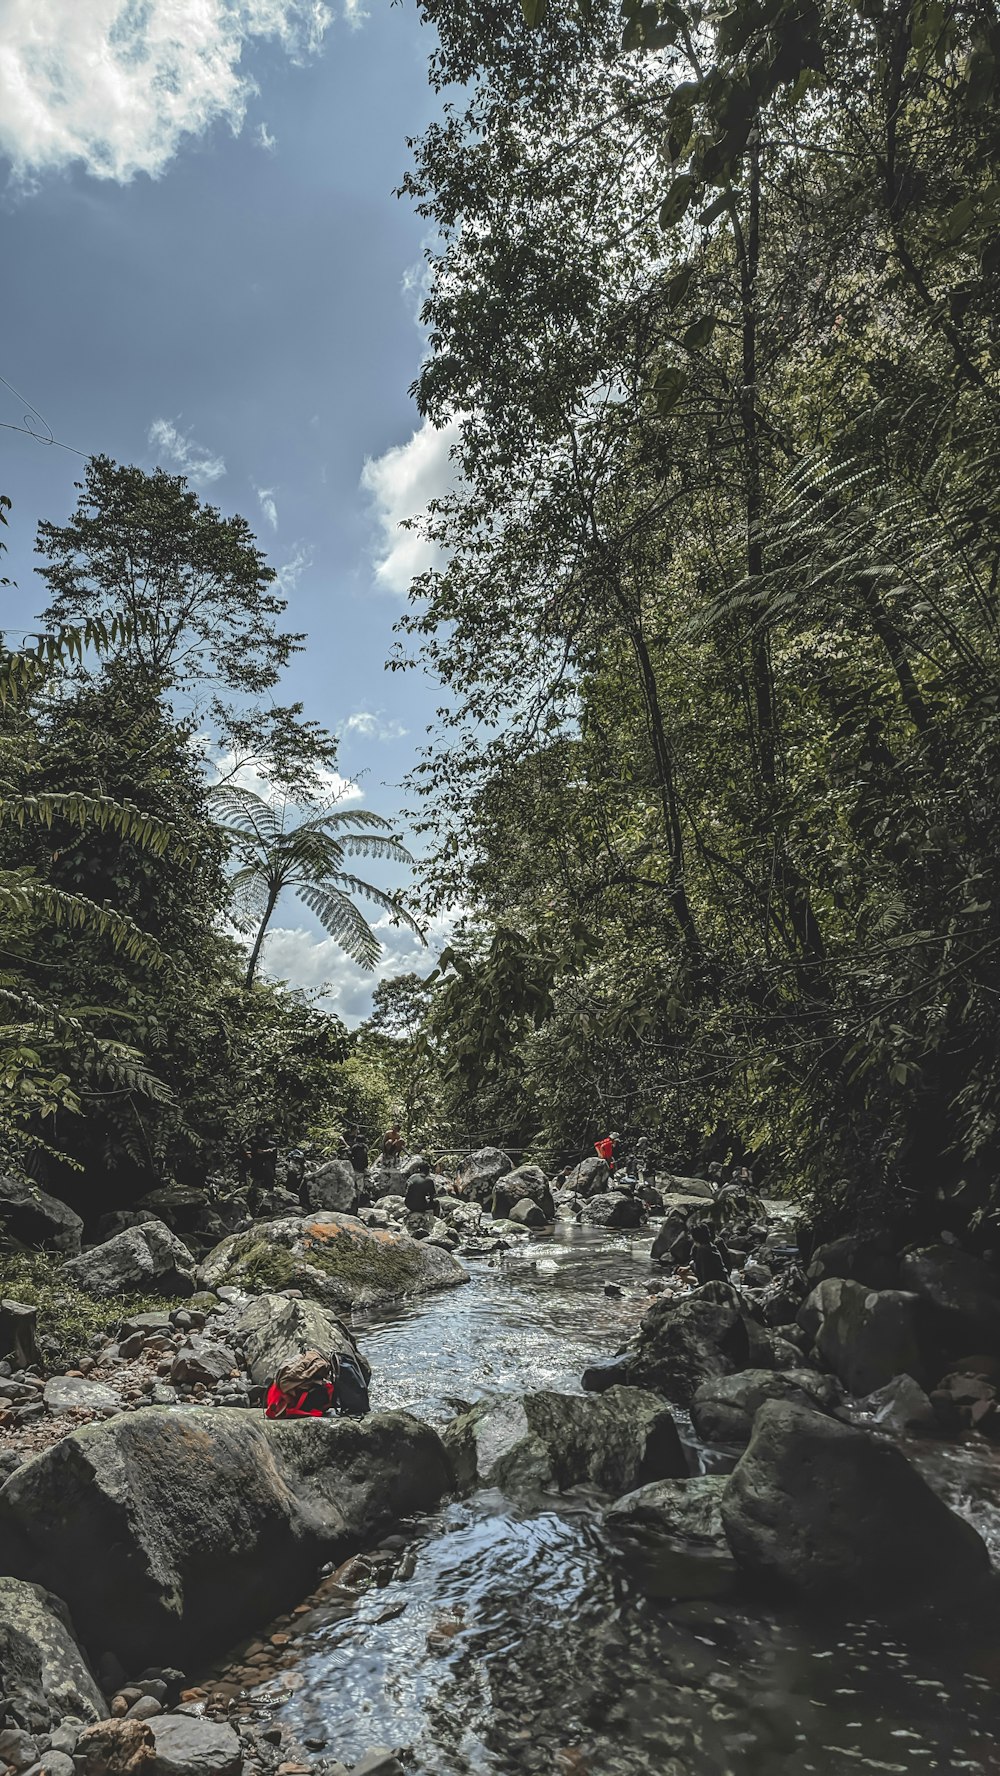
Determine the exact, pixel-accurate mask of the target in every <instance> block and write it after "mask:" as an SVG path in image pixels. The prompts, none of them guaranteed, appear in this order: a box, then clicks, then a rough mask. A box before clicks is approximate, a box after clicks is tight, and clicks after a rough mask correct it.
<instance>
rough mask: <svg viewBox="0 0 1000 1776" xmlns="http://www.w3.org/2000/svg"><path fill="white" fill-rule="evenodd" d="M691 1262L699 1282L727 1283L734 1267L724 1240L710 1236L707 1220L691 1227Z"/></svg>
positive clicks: (731, 1256) (710, 1230)
mask: <svg viewBox="0 0 1000 1776" xmlns="http://www.w3.org/2000/svg"><path fill="white" fill-rule="evenodd" d="M691 1244H692V1250H691V1264H692V1266H693V1269H694V1274H695V1276H696V1277H697V1279H698V1281H699V1283H728V1281H729V1273H730V1271H731V1270H732V1269H733V1268H734V1259H733V1255H732V1253H731V1252H730V1250H729V1248H728V1246H727V1245H726V1244H725V1241H724V1240H721V1239H715V1240H713V1238H712V1229H711V1228H710V1227H709V1225H708V1223H707V1221H698V1222H696V1223H695V1225H694V1227H692V1229H691Z"/></svg>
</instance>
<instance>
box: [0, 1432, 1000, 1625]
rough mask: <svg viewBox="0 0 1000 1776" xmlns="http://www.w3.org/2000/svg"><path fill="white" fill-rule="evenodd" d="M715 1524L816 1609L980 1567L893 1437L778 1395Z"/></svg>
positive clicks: (932, 1595) (959, 1525) (935, 1592)
mask: <svg viewBox="0 0 1000 1776" xmlns="http://www.w3.org/2000/svg"><path fill="white" fill-rule="evenodd" d="M8 1484H9V1482H8ZM722 1520H723V1523H724V1524H725V1529H726V1535H727V1537H728V1538H729V1544H730V1546H731V1548H732V1550H733V1552H734V1554H735V1555H736V1558H737V1560H738V1561H739V1563H740V1565H741V1566H742V1567H743V1568H744V1569H745V1570H746V1571H747V1572H748V1573H750V1574H752V1575H753V1576H754V1577H755V1578H756V1579H757V1580H759V1581H760V1582H763V1583H766V1584H770V1585H774V1586H780V1587H781V1588H782V1589H785V1590H788V1591H791V1592H794V1593H797V1594H798V1595H799V1596H800V1597H802V1598H803V1599H805V1600H807V1601H810V1602H814V1603H816V1604H828V1603H836V1604H840V1605H842V1606H844V1607H846V1608H853V1607H857V1606H859V1605H860V1606H861V1607H863V1608H865V1609H869V1608H877V1609H878V1610H880V1611H881V1612H883V1613H894V1612H896V1611H897V1610H902V1609H906V1608H907V1607H908V1606H910V1605H911V1604H913V1603H915V1602H918V1601H921V1600H924V1599H926V1600H932V1599H935V1600H941V1601H945V1600H950V1601H953V1602H954V1601H956V1600H958V1599H968V1598H969V1597H970V1596H973V1595H975V1593H976V1592H978V1591H979V1589H980V1588H981V1587H982V1586H984V1584H985V1583H986V1581H987V1579H988V1576H989V1572H990V1559H989V1554H988V1553H987V1550H986V1544H985V1543H984V1542H983V1540H982V1538H981V1536H979V1535H977V1533H976V1531H975V1530H974V1529H973V1528H972V1526H971V1524H969V1523H967V1522H966V1521H965V1520H964V1518H961V1517H957V1516H956V1515H955V1514H954V1512H952V1511H950V1510H949V1509H948V1507H947V1505H945V1504H944V1503H943V1502H942V1500H941V1499H939V1498H938V1497H937V1495H936V1494H935V1493H933V1492H932V1491H931V1489H930V1487H929V1486H928V1485H927V1483H926V1481H924V1480H923V1479H922V1478H921V1477H920V1475H919V1474H918V1473H917V1471H916V1469H915V1468H912V1467H911V1466H910V1464H909V1462H908V1461H907V1460H906V1457H905V1456H904V1455H903V1454H902V1452H901V1451H900V1450H899V1449H898V1448H897V1447H896V1446H895V1445H894V1444H892V1443H885V1442H883V1441H881V1440H880V1439H877V1438H873V1437H870V1436H869V1435H868V1434H867V1433H866V1432H864V1431H860V1430H856V1429H854V1428H853V1427H852V1426H849V1425H844V1424H841V1423H839V1421H838V1420H836V1419H832V1418H826V1417H824V1416H823V1415H822V1414H821V1413H818V1412H814V1411H811V1410H810V1409H809V1408H807V1407H803V1406H794V1405H791V1404H789V1403H787V1402H784V1401H777V1400H771V1401H768V1402H767V1403H766V1404H765V1405H763V1406H762V1407H761V1409H760V1411H759V1412H758V1414H757V1418H756V1421H755V1424H754V1431H753V1437H752V1438H751V1441H750V1446H749V1448H748V1449H747V1450H746V1452H745V1454H744V1455H743V1456H742V1457H741V1459H740V1461H739V1462H738V1463H737V1466H736V1468H735V1469H734V1471H733V1473H732V1474H731V1476H730V1478H729V1482H728V1484H727V1486H726V1490H725V1493H724V1495H723V1499H722Z"/></svg>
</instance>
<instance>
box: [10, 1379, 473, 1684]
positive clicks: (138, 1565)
mask: <svg viewBox="0 0 1000 1776" xmlns="http://www.w3.org/2000/svg"><path fill="white" fill-rule="evenodd" d="M448 1485H449V1471H448V1464H447V1458H446V1456H445V1452H444V1449H443V1447H442V1444H441V1441H440V1439H439V1438H438V1436H437V1435H436V1433H435V1432H434V1431H433V1430H431V1429H430V1427H429V1426H427V1425H424V1424H421V1423H419V1422H418V1421H417V1420H416V1419H413V1418H410V1417H409V1416H408V1415H406V1414H405V1413H383V1414H372V1415H371V1416H370V1417H369V1418H365V1419H361V1420H357V1419H346V1418H343V1419H342V1418H323V1419H302V1420H293V1421H289V1422H287V1423H282V1422H281V1421H277V1420H276V1421H273V1422H272V1421H270V1420H267V1419H265V1418H263V1417H262V1416H258V1415H256V1414H251V1413H248V1412H245V1411H241V1410H240V1409H239V1408H236V1407H233V1408H229V1407H225V1406H216V1407H172V1408H170V1407H168V1408H158V1407H148V1408H146V1409H145V1410H144V1411H142V1412H135V1413H128V1414H122V1415H121V1416H119V1417H117V1418H112V1419H106V1420H102V1421H100V1422H98V1423H94V1424H90V1425H85V1426H83V1427H82V1428H81V1429H79V1430H76V1431H73V1432H72V1433H70V1434H69V1435H68V1436H65V1437H63V1438H62V1439H61V1440H60V1441H59V1442H58V1443H55V1444H53V1445H52V1446H51V1447H49V1448H48V1449H46V1450H44V1451H42V1452H41V1453H40V1454H38V1455H36V1456H34V1457H33V1458H32V1459H31V1460H30V1461H27V1462H25V1463H24V1464H23V1465H22V1466H21V1467H20V1468H18V1470H17V1472H16V1473H15V1474H13V1475H12V1476H11V1478H10V1479H9V1480H8V1481H7V1483H6V1485H5V1486H4V1488H3V1490H2V1492H0V1565H2V1566H3V1567H5V1568H6V1569H7V1570H13V1571H15V1572H17V1573H18V1575H19V1576H21V1577H24V1578H27V1579H34V1580H37V1581H39V1582H41V1583H48V1584H49V1585H52V1584H55V1583H58V1585H59V1588H60V1593H61V1595H62V1596H63V1597H64V1598H65V1599H66V1601H67V1603H68V1604H69V1606H70V1608H71V1609H72V1611H73V1617H74V1621H75V1623H76V1625H77V1628H78V1629H79V1632H80V1634H81V1636H82V1638H83V1640H84V1642H85V1644H88V1645H93V1646H100V1647H102V1648H108V1649H109V1650H110V1652H111V1653H113V1654H115V1655H116V1656H117V1657H118V1658H119V1659H120V1660H121V1662H122V1663H123V1664H127V1666H128V1667H129V1669H131V1670H135V1668H136V1666H137V1665H140V1666H141V1665H145V1664H156V1663H159V1664H163V1663H164V1662H167V1663H176V1664H183V1663H185V1662H186V1661H187V1660H188V1659H189V1658H191V1657H193V1656H197V1655H199V1654H200V1653H202V1652H205V1651H207V1650H208V1649H209V1648H211V1649H213V1650H218V1649H219V1648H220V1647H224V1646H226V1645H229V1644H230V1643H232V1642H233V1641H234V1640H236V1639H237V1638H238V1636H239V1634H240V1633H241V1632H244V1631H245V1630H246V1627H247V1625H248V1624H251V1623H255V1622H258V1621H266V1620H268V1618H269V1617H271V1616H274V1615H277V1614H279V1613H280V1612H281V1611H282V1610H284V1609H287V1608H289V1607H291V1606H292V1605H293V1604H295V1603H297V1602H298V1601H299V1599H300V1598H301V1597H302V1596H303V1595H304V1593H305V1592H306V1591H307V1590H308V1589H309V1583H310V1580H311V1578H312V1575H313V1573H314V1571H315V1570H316V1568H317V1567H318V1566H319V1565H320V1564H321V1563H322V1561H324V1560H326V1559H329V1558H331V1557H334V1556H335V1557H336V1558H338V1559H342V1558H343V1557H344V1556H345V1555H346V1554H348V1553H350V1552H353V1551H354V1550H355V1549H356V1548H357V1547H358V1546H359V1544H361V1543H364V1544H366V1545H367V1543H368V1542H370V1541H371V1540H373V1539H377V1537H378V1536H379V1535H380V1534H384V1533H385V1532H386V1531H387V1530H389V1529H391V1528H392V1527H393V1526H394V1524H395V1521H396V1520H397V1519H398V1518H399V1517H402V1516H409V1515H411V1514H412V1513H414V1512H416V1511H422V1510H427V1509H430V1508H432V1507H433V1506H434V1505H435V1504H436V1503H437V1502H438V1500H439V1498H440V1497H441V1495H442V1493H443V1492H444V1491H445V1490H446V1489H447V1487H448ZM181 1654H183V1657H181V1656H180V1655H181ZM77 1712H79V1711H78V1710H77Z"/></svg>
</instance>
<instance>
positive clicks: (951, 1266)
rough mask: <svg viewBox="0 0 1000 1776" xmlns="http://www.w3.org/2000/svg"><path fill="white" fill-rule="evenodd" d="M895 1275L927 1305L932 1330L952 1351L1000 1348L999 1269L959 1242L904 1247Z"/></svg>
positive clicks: (946, 1347)
mask: <svg viewBox="0 0 1000 1776" xmlns="http://www.w3.org/2000/svg"><path fill="white" fill-rule="evenodd" d="M900 1279H901V1282H902V1285H903V1287H904V1288H905V1289H911V1290H912V1291H913V1292H914V1294H916V1295H918V1296H919V1297H920V1299H921V1301H923V1302H925V1303H926V1305H927V1313H928V1319H929V1323H930V1329H931V1335H932V1337H933V1338H934V1339H935V1341H936V1342H937V1343H938V1344H940V1345H941V1347H942V1348H943V1349H945V1350H946V1351H948V1352H949V1353H950V1354H951V1355H953V1356H954V1355H957V1354H958V1353H959V1352H962V1351H969V1350H982V1351H989V1352H993V1353H994V1354H996V1353H998V1352H1000V1272H998V1271H997V1270H996V1269H995V1268H994V1267H993V1266H992V1265H990V1264H986V1263H985V1262H984V1261H983V1259H981V1258H974V1257H973V1256H972V1255H971V1253H969V1252H963V1251H962V1249H961V1247H960V1246H924V1247H922V1248H920V1249H919V1250H918V1251H915V1252H907V1253H906V1254H905V1255H904V1257H903V1259H902V1262H901V1265H900Z"/></svg>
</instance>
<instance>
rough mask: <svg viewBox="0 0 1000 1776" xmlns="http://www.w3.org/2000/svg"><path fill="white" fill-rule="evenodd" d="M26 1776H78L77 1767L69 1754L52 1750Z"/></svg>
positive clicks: (33, 1765)
mask: <svg viewBox="0 0 1000 1776" xmlns="http://www.w3.org/2000/svg"><path fill="white" fill-rule="evenodd" d="M25 1776H76V1765H75V1764H74V1762H73V1759H72V1758H71V1757H70V1756H69V1754H68V1753H67V1752H65V1751H53V1750H51V1749H50V1750H49V1751H46V1752H44V1753H43V1755H42V1756H41V1757H40V1758H39V1760H38V1762H37V1764H32V1765H31V1768H30V1769H29V1770H26V1771H25Z"/></svg>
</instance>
